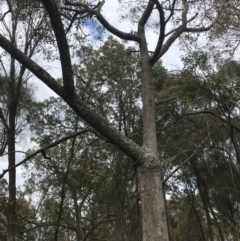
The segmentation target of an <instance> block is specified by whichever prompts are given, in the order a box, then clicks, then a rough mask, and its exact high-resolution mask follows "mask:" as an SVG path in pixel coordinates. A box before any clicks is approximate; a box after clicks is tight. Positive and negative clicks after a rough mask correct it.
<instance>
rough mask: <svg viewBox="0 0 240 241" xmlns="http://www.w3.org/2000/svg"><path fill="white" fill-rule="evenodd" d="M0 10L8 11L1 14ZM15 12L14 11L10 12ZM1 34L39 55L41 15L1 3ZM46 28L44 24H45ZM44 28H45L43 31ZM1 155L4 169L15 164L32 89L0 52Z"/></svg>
mask: <svg viewBox="0 0 240 241" xmlns="http://www.w3.org/2000/svg"><path fill="white" fill-rule="evenodd" d="M4 9H8V10H9V11H7V12H4ZM13 10H15V11H13ZM1 11H2V13H1V19H0V24H1V32H2V34H3V35H5V36H6V37H7V38H9V41H10V42H11V44H12V45H14V46H15V47H18V48H19V49H21V50H22V51H23V53H24V54H25V55H26V56H28V58H31V57H33V56H34V54H35V53H36V52H39V50H40V47H39V44H40V43H41V40H42V38H43V36H42V35H41V34H40V33H41V31H43V29H41V28H42V26H43V23H45V18H44V16H41V15H39V14H37V13H36V12H34V11H32V9H30V8H29V7H28V4H27V3H24V2H22V1H11V2H10V1H2V2H1ZM45 26H46V25H45ZM46 29H47V28H46ZM0 71H1V72H0V74H1V80H0V85H1V93H0V95H1V97H0V98H1V106H0V120H1V156H2V155H5V154H6V152H5V150H6V148H7V155H8V166H9V167H12V166H14V165H15V163H16V156H15V143H16V138H17V137H19V134H20V133H21V132H22V131H23V129H24V127H26V119H25V118H24V116H25V115H26V114H27V112H28V111H29V109H30V108H31V105H30V104H31V101H32V98H33V88H32V86H31V84H30V83H29V77H30V76H31V74H30V72H29V71H27V68H26V66H24V65H22V64H19V63H18V62H17V61H16V59H15V58H14V57H13V56H11V55H10V56H9V55H7V53H6V51H2V52H1V60H0ZM15 202H16V170H15V168H13V169H11V170H10V171H9V199H8V204H9V206H8V219H7V220H8V228H7V230H8V238H9V239H11V238H10V237H12V238H13V240H14V237H15V219H16V217H15V210H16V205H15Z"/></svg>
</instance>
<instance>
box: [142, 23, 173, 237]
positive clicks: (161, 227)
mask: <svg viewBox="0 0 240 241" xmlns="http://www.w3.org/2000/svg"><path fill="white" fill-rule="evenodd" d="M139 32H140V33H142V36H143V37H142V41H141V43H140V50H141V83H142V101H143V148H144V149H145V154H144V157H143V158H142V160H140V164H139V166H138V184H139V188H138V189H139V196H140V202H141V221H142V241H168V240H169V237H168V227H167V218H166V210H165V201H164V193H163V187H162V180H161V167H160V162H159V158H158V146H157V131H156V110H155V98H154V89H153V75H152V65H151V63H150V58H149V55H148V49H147V43H146V39H145V34H144V29H141V28H139Z"/></svg>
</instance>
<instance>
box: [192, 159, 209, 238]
mask: <svg viewBox="0 0 240 241" xmlns="http://www.w3.org/2000/svg"><path fill="white" fill-rule="evenodd" d="M193 168H194V172H195V175H196V179H197V185H198V189H199V193H200V196H201V199H202V203H203V208H204V211H205V214H206V219H207V228H208V239H209V240H210V241H214V234H213V230H212V220H211V217H210V210H209V199H208V192H207V190H206V188H205V187H204V183H203V180H202V178H201V175H200V173H199V170H198V168H197V167H196V163H193Z"/></svg>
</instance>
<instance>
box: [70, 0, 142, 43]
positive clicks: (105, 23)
mask: <svg viewBox="0 0 240 241" xmlns="http://www.w3.org/2000/svg"><path fill="white" fill-rule="evenodd" d="M66 3H67V4H68V5H71V6H79V7H82V8H84V9H85V11H87V12H89V13H91V14H92V15H94V16H96V18H97V19H98V21H99V22H100V23H101V24H102V25H103V27H104V28H106V29H107V30H108V31H109V32H110V33H112V34H114V35H116V36H117V37H119V38H121V39H125V40H130V41H135V42H140V37H139V36H138V35H136V34H133V33H126V32H122V31H120V30H118V29H116V28H115V27H113V26H112V25H111V24H110V23H109V22H108V21H107V20H106V19H105V18H104V17H103V15H102V14H101V12H100V11H101V8H102V6H103V4H104V1H102V2H100V4H99V5H97V8H96V7H94V8H90V7H89V6H87V5H86V4H77V3H76V4H73V3H70V2H69V1H67V0H66ZM75 11H76V13H81V12H82V9H79V10H75Z"/></svg>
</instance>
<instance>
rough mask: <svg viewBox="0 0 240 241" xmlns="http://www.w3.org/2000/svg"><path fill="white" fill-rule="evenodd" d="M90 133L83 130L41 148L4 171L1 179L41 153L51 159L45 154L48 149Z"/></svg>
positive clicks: (0, 176)
mask: <svg viewBox="0 0 240 241" xmlns="http://www.w3.org/2000/svg"><path fill="white" fill-rule="evenodd" d="M88 131H89V129H85V130H82V131H78V132H76V133H74V134H71V135H69V136H65V137H63V138H61V139H59V140H57V141H55V142H53V143H51V144H49V145H47V146H45V147H42V148H40V149H39V150H37V151H35V152H34V153H32V154H31V155H29V156H28V157H26V158H24V159H23V160H22V161H21V162H19V163H17V164H16V165H14V166H11V167H9V168H8V169H6V170H3V172H2V174H1V175H0V178H2V177H3V176H4V175H5V174H6V173H7V172H8V171H10V170H11V169H14V168H16V167H18V166H20V165H22V164H24V163H26V162H27V161H28V160H30V159H31V158H33V157H34V156H36V155H37V154H39V153H42V154H43V157H44V158H45V159H49V157H47V156H46V154H45V151H46V150H48V149H50V148H52V147H55V146H57V145H58V144H60V143H62V142H64V141H67V140H69V139H71V138H74V137H76V136H79V135H82V134H85V133H87V132H88Z"/></svg>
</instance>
